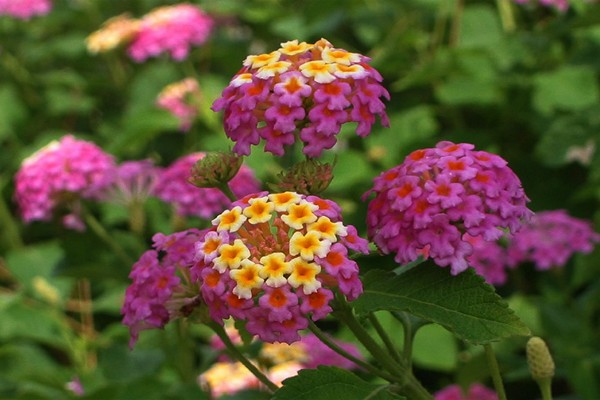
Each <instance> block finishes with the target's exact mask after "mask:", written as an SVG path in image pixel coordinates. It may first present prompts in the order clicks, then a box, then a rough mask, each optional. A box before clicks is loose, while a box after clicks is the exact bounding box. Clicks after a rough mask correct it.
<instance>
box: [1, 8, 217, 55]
mask: <svg viewBox="0 0 600 400" xmlns="http://www.w3.org/2000/svg"><path fill="white" fill-rule="evenodd" d="M0 1H1V0H0ZM213 25H214V21H213V19H212V18H211V17H210V16H209V15H207V14H206V13H204V11H202V10H201V9H200V8H199V7H198V6H195V5H193V4H188V3H181V4H176V5H172V6H163V7H159V8H156V9H154V10H153V11H151V12H149V13H148V14H146V15H144V16H143V17H142V18H141V19H135V18H130V17H129V16H127V15H119V16H117V17H114V18H111V19H109V20H108V21H106V22H105V23H104V25H103V26H102V27H101V28H100V29H99V30H97V31H96V32H93V33H92V34H90V35H89V36H88V38H87V39H86V43H87V47H88V50H89V51H90V52H92V53H99V52H104V51H108V50H111V49H114V48H115V47H117V46H120V45H124V44H127V43H129V47H128V50H127V52H128V54H129V56H130V57H131V58H132V59H133V60H134V61H136V62H143V61H145V60H147V59H148V58H152V57H158V56H159V55H161V54H163V53H167V54H169V55H170V56H171V57H172V58H173V59H174V60H176V61H181V60H184V59H185V58H187V56H188V54H189V52H190V49H191V47H192V46H199V45H202V44H204V43H205V42H206V40H207V39H208V37H209V35H210V33H211V31H212V28H213Z"/></svg>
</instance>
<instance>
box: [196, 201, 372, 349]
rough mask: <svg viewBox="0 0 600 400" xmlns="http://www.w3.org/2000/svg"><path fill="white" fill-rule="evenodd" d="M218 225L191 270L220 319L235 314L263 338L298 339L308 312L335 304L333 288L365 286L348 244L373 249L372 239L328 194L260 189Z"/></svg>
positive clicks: (348, 292)
mask: <svg viewBox="0 0 600 400" xmlns="http://www.w3.org/2000/svg"><path fill="white" fill-rule="evenodd" d="M213 225H214V227H213V228H212V229H211V231H210V232H208V233H207V234H206V235H205V236H204V238H203V240H201V241H200V242H199V243H198V244H197V261H198V262H197V264H196V265H195V266H194V267H193V268H192V270H193V273H194V274H195V275H198V276H200V277H201V281H202V284H201V292H202V296H203V298H204V300H205V301H206V303H207V304H208V307H209V312H210V315H211V317H212V318H213V320H215V321H222V320H225V319H227V318H229V317H233V318H234V319H236V320H243V321H246V329H247V330H248V332H250V333H251V334H253V335H256V336H258V337H259V338H260V339H261V340H263V341H265V342H287V343H292V342H294V341H297V340H299V339H300V336H299V334H298V332H299V331H300V330H302V329H305V328H307V326H308V321H309V320H308V318H311V319H312V320H314V321H316V320H319V319H321V318H324V317H325V316H327V315H328V314H329V313H330V312H331V311H332V308H331V306H330V302H331V300H332V299H333V298H334V292H335V291H337V292H339V294H340V295H344V296H345V297H346V298H347V299H348V300H353V299H356V298H357V297H358V295H360V294H361V293H362V283H361V281H360V279H359V277H358V265H357V264H356V262H355V261H353V260H351V259H350V258H349V257H348V250H349V249H351V250H354V251H358V252H362V253H367V252H368V248H367V241H366V240H364V239H362V238H360V237H358V236H357V234H356V229H355V228H354V227H352V226H345V225H344V224H343V223H342V222H341V216H340V209H339V206H338V205H337V204H335V203H334V202H332V201H330V200H324V199H320V198H318V197H316V196H304V195H300V194H297V193H294V192H283V193H272V194H268V193H266V192H262V193H258V194H254V195H250V196H248V197H247V198H244V199H242V200H240V201H237V202H235V203H233V204H232V207H231V208H230V209H228V210H226V211H224V212H223V213H221V214H220V215H218V216H217V217H216V218H215V219H214V220H213Z"/></svg>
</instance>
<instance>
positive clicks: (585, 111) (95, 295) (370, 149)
mask: <svg viewBox="0 0 600 400" xmlns="http://www.w3.org/2000/svg"><path fill="white" fill-rule="evenodd" d="M192 3H194V4H197V5H199V6H200V7H202V9H203V10H205V11H206V12H207V13H209V14H210V15H211V16H212V17H213V18H215V21H216V25H215V30H214V32H213V34H212V36H211V38H210V39H209V41H208V42H207V43H206V44H205V45H203V46H201V47H197V48H195V49H194V50H193V51H192V53H191V54H190V56H189V58H188V59H187V60H185V61H183V62H180V63H178V62H174V61H172V60H170V59H168V58H166V57H165V58H156V59H151V60H148V61H146V62H144V63H141V64H136V63H135V62H133V61H132V60H131V59H129V58H128V57H127V55H126V53H125V51H124V49H116V50H114V51H111V52H107V53H103V54H98V55H92V54H90V53H89V52H88V51H87V49H86V45H85V38H86V37H87V36H88V35H89V34H90V33H92V32H93V31H95V30H97V29H98V28H99V27H100V26H101V24H102V23H103V22H104V21H106V20H107V19H108V18H110V17H113V16H116V15H118V14H121V13H124V12H128V13H130V14H131V15H132V16H134V17H140V16H142V15H143V14H145V13H147V12H149V11H150V10H152V9H153V8H155V7H157V6H161V5H171V4H177V3H176V2H174V1H158V0H121V1H110V0H55V2H54V8H53V10H52V11H51V13H50V14H48V15H46V16H40V17H35V18H32V19H31V20H29V21H19V20H15V19H11V18H9V17H0V149H1V150H0V152H1V153H0V154H2V155H1V156H0V190H1V195H2V197H1V199H2V201H1V202H0V398H2V399H63V398H64V399H68V398H71V397H73V396H74V395H73V393H72V392H70V391H69V390H68V389H66V388H65V383H66V382H68V381H70V380H71V379H73V378H74V377H79V378H80V379H81V381H82V382H83V386H84V388H85V392H86V394H85V396H84V398H85V399H140V398H144V399H192V398H194V399H201V398H207V397H206V395H205V394H202V393H201V391H200V389H199V388H198V386H197V384H196V383H195V380H196V377H197V375H198V374H199V373H200V372H201V371H202V370H204V369H206V368H207V367H208V366H209V365H210V363H211V362H212V361H213V359H214V354H213V353H212V352H211V351H210V350H209V349H208V346H207V344H206V343H207V338H208V333H207V331H205V330H204V329H203V328H202V327H199V326H187V325H186V324H185V323H181V324H174V325H173V326H170V327H169V328H168V329H166V330H165V331H150V332H144V333H143V334H142V336H141V340H140V342H139V344H138V346H137V347H136V349H135V350H134V351H133V352H130V351H129V350H128V349H127V340H128V333H127V330H126V328H125V327H123V326H121V324H120V314H119V309H120V306H121V302H122V296H123V292H124V289H125V287H126V286H127V284H128V280H127V274H128V273H129V268H130V265H128V264H126V263H125V262H123V261H122V260H121V259H119V258H118V257H117V256H116V255H115V254H114V253H113V252H112V251H111V250H110V249H109V248H108V247H107V246H106V245H105V244H104V243H102V241H101V240H99V239H98V237H97V236H96V235H95V234H94V233H93V232H91V231H86V232H84V233H77V232H72V231H67V230H65V229H64V228H62V227H60V226H59V224H54V223H39V222H36V223H32V224H30V225H24V224H22V223H21V222H20V220H19V218H18V214H17V210H16V207H15V204H14V201H13V192H14V181H13V176H14V174H15V173H16V171H17V170H18V168H19V165H20V163H21V161H22V160H23V159H24V158H25V157H27V156H28V155H30V154H31V153H33V152H34V151H36V150H37V149H39V148H40V147H42V146H43V145H45V144H47V143H48V142H49V141H50V140H52V139H56V138H59V137H61V136H63V135H65V134H66V133H72V134H74V135H76V136H77V137H78V138H82V139H86V140H91V141H93V142H95V143H97V144H98V145H100V146H101V147H102V148H103V149H105V150H106V151H108V152H110V153H111V154H114V155H115V156H116V158H117V159H118V160H119V161H125V160H136V159H144V158H148V157H150V158H152V159H153V160H155V162H156V163H157V164H158V165H162V166H166V165H168V164H169V163H171V162H172V161H173V160H175V159H176V158H178V157H180V156H182V155H185V154H189V153H191V152H194V151H211V150H226V149H227V148H229V147H231V142H230V141H229V140H228V139H227V138H226V137H225V135H224V134H223V130H222V124H221V115H219V114H215V113H213V112H212V111H210V105H211V104H212V101H213V100H214V99H216V98H217V97H218V96H219V95H220V93H221V91H222V90H223V88H224V87H225V86H226V85H227V84H228V82H229V79H230V78H231V77H232V76H233V74H235V73H236V72H237V71H238V70H239V68H240V67H241V65H242V64H241V63H242V61H243V60H244V58H245V57H246V55H248V54H258V53H262V52H268V51H272V50H274V49H276V48H278V47H279V44H280V43H281V42H285V41H288V40H292V39H298V40H301V41H308V42H313V41H316V40H318V39H320V38H321V37H324V38H326V39H328V40H329V41H330V42H331V43H333V45H334V46H335V47H340V48H344V49H346V50H349V51H353V52H358V53H362V54H365V55H368V56H369V57H371V58H372V65H373V66H374V67H375V68H377V69H378V70H379V71H380V72H381V74H382V75H383V76H384V85H385V86H386V88H387V89H388V90H389V91H390V94H391V96H392V99H391V101H390V102H388V103H387V112H388V115H389V117H390V120H391V128H389V129H385V128H381V127H379V126H378V125H376V126H375V128H374V129H373V131H372V132H371V134H370V136H369V137H368V138H366V139H361V138H359V137H357V136H356V135H355V134H354V132H353V129H352V128H353V127H345V128H344V129H343V131H342V132H341V133H340V135H339V142H338V146H337V147H336V149H335V150H334V151H331V152H327V156H326V159H331V158H332V157H333V154H336V156H337V164H336V167H335V171H334V172H335V179H334V181H333V183H332V185H331V186H330V188H329V189H328V190H327V192H326V193H325V196H327V197H329V198H332V199H334V200H336V201H338V202H339V203H340V204H342V205H343V207H344V214H345V220H346V221H347V222H348V223H351V224H354V225H356V226H357V227H358V228H359V231H360V232H361V233H363V234H364V233H365V222H364V217H365V211H366V203H365V202H363V201H361V199H360V196H361V195H362V194H363V193H364V192H365V191H367V190H368V189H369V188H370V186H371V184H372V179H373V178H374V177H375V176H377V175H378V174H379V173H380V172H382V171H383V170H385V169H387V168H390V167H392V166H395V165H397V164H399V163H400V162H401V161H402V160H403V158H404V157H405V156H406V155H407V154H408V153H409V152H411V151H413V150H415V149H417V148H421V147H429V146H432V145H434V144H435V143H437V142H438V141H440V140H451V141H455V142H470V143H473V144H475V146H476V147H477V148H478V149H481V150H487V151H490V152H494V153H497V154H499V155H501V156H502V157H504V158H505V159H506V160H508V161H509V165H510V166H511V167H512V169H513V170H514V171H515V172H516V173H517V175H518V176H519V177H520V178H521V180H522V183H523V186H524V188H525V191H526V193H527V195H528V196H529V198H530V199H531V203H530V208H532V209H533V210H534V211H541V210H550V209H557V208H564V209H567V210H568V211H569V213H570V214H571V215H573V216H576V217H579V218H585V219H591V220H594V221H598V222H600V213H599V212H598V203H599V200H600V186H599V181H600V157H599V156H598V155H597V152H596V151H595V150H596V146H597V143H598V141H599V139H600V89H599V87H600V86H599V82H600V81H599V76H600V57H599V56H598V55H599V54H600V4H597V3H595V2H587V1H583V0H580V1H572V2H570V3H571V7H570V8H569V10H568V11H567V12H565V13H561V12H558V11H557V10H555V9H553V8H551V7H542V6H540V5H538V4H537V2H536V1H531V2H529V3H527V4H523V5H518V4H514V3H512V2H511V1H506V0H498V1H492V0H488V1H484V0H482V1H477V0H470V1H463V0H402V1H398V0H346V1H337V0H306V1H293V0H288V1H285V0H206V1H193V2H192ZM188 76H193V77H195V78H196V79H198V81H199V82H200V87H201V91H202V94H203V101H202V104H201V110H200V116H199V118H198V120H197V121H196V122H195V123H194V125H193V127H192V129H191V131H190V132H189V133H187V134H182V133H181V132H180V131H179V130H178V121H177V120H176V119H175V118H174V117H172V116H171V115H170V114H168V113H167V112H166V111H164V110H161V109H159V108H157V107H156V105H155V99H156V96H157V94H158V93H159V92H160V90H161V89H162V88H163V87H164V86H165V85H167V84H169V83H172V82H175V81H178V80H180V79H183V78H185V77H188ZM246 161H247V163H248V164H249V165H250V166H251V167H253V168H254V169H255V171H256V174H257V176H259V177H260V178H261V179H262V180H263V181H264V182H268V181H272V180H273V178H274V175H275V174H276V173H277V172H278V171H279V169H280V167H279V166H278V160H277V159H275V158H274V157H272V156H270V155H268V154H265V153H263V152H262V151H260V148H255V149H254V151H253V153H252V155H251V156H250V157H248V158H247V160H246ZM265 187H266V186H265ZM145 207H146V213H147V215H148V221H149V223H148V226H147V229H146V232H145V234H144V235H137V234H134V233H132V232H129V231H128V229H127V225H126V220H127V215H126V210H124V209H121V208H119V207H118V206H115V205H95V206H93V208H92V209H93V211H94V213H95V215H97V217H98V219H99V220H100V221H101V222H102V223H103V224H104V225H105V226H106V227H107V229H108V231H109V233H110V235H111V236H113V237H114V238H116V239H117V240H118V241H119V242H120V243H121V244H122V245H123V247H124V248H125V250H126V251H127V253H128V254H129V255H130V256H131V258H132V259H134V260H135V259H137V257H139V255H140V254H141V253H142V252H143V251H144V250H145V249H146V248H147V247H148V245H149V240H150V238H151V236H152V234H153V233H154V232H158V231H161V232H164V233H169V232H170V231H172V229H173V228H172V227H171V225H170V220H169V217H170V215H169V210H168V209H167V207H165V206H164V205H163V204H160V203H159V202H158V201H156V202H155V201H149V202H148V203H147V204H146V205H145ZM186 223H187V224H188V226H206V223H207V222H206V221H200V220H189V221H187V222H186ZM390 261H391V260H387V259H385V262H390ZM599 261H600V254H599V253H598V252H595V253H593V254H591V255H586V256H580V255H578V256H576V257H574V259H573V260H571V261H570V263H569V264H568V265H567V266H566V267H565V268H563V269H559V270H551V271H546V272H537V271H535V270H534V269H533V267H532V266H531V265H523V266H520V267H519V268H518V269H516V270H514V271H511V273H512V275H511V278H510V280H509V282H508V284H506V285H504V286H502V287H499V288H498V289H497V290H498V292H499V293H500V294H501V295H503V296H504V297H505V298H506V299H508V301H509V304H510V305H511V307H512V308H514V309H515V311H516V312H517V314H518V315H519V316H520V317H521V318H522V319H523V320H524V321H525V322H526V323H527V324H528V326H529V327H530V329H531V330H532V332H533V333H534V334H535V335H539V336H542V337H544V338H546V339H547V341H548V343H549V346H550V348H551V349H552V351H553V353H554V355H555V358H556V364H557V379H556V381H555V384H554V388H555V395H556V396H555V397H556V398H558V399H589V400H597V399H600V341H599V340H598V339H599V338H600V302H598V299H599V298H600V279H599V272H600V262H599ZM365 262H366V263H369V262H381V261H371V260H366V261H365ZM86 282H87V283H86ZM82 296H83V297H82ZM81 298H86V299H90V301H86V302H82V301H76V300H77V299H81ZM92 321H93V323H92ZM388 322H389V324H390V329H395V330H397V327H394V326H393V325H392V324H393V321H388ZM331 329H332V332H336V329H337V326H336V325H335V323H332V327H331ZM188 331H189V332H188ZM182 332H188V333H185V334H184V333H182ZM337 333H338V334H339V335H340V336H341V337H344V335H345V333H344V331H343V330H342V331H338V332H337ZM182 338H183V339H182ZM345 338H346V339H348V337H345ZM398 343H401V337H399V338H398ZM524 343H525V338H522V339H515V340H508V341H506V342H503V343H500V344H499V345H498V346H497V351H498V357H499V362H500V365H501V368H502V372H503V373H504V376H505V378H506V385H507V391H508V398H509V399H533V398H535V397H536V396H538V394H537V390H536V387H535V384H534V383H533V382H532V381H531V380H530V379H529V378H528V371H527V367H526V364H525V356H524V350H523V346H524ZM415 346H416V349H415V363H416V375H417V376H418V377H419V378H421V379H422V380H423V382H424V383H425V385H426V386H427V387H428V388H429V389H430V390H432V391H435V390H437V389H439V388H441V387H443V386H444V385H447V384H450V383H453V382H459V383H462V384H465V385H466V384H468V383H470V382H473V381H476V380H479V379H483V380H484V381H485V380H486V379H487V371H486V367H485V363H484V357H483V354H482V351H481V350H480V349H477V348H472V347H470V346H467V345H466V344H464V343H462V342H458V341H457V340H456V339H454V337H453V336H452V335H451V334H450V333H448V332H447V331H445V330H443V329H442V328H440V327H437V326H428V327H426V328H424V329H423V330H422V331H421V332H420V333H419V335H417V339H416V344H415ZM488 385H489V386H491V384H490V383H489V382H488ZM245 396H246V397H240V398H244V399H251V398H261V395H259V394H256V393H254V394H247V395H245Z"/></svg>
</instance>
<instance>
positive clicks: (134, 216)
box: [128, 200, 146, 236]
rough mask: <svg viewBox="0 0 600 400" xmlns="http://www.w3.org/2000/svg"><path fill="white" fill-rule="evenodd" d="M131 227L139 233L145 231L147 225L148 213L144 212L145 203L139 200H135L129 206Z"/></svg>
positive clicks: (134, 231)
mask: <svg viewBox="0 0 600 400" xmlns="http://www.w3.org/2000/svg"><path fill="white" fill-rule="evenodd" d="M128 208H129V229H131V231H132V232H133V233H135V234H137V235H140V236H141V235H142V234H143V233H144V228H145V226H146V214H145V212H144V204H143V202H141V201H139V200H135V201H134V202H133V203H132V204H131V205H130V206H129V207H128Z"/></svg>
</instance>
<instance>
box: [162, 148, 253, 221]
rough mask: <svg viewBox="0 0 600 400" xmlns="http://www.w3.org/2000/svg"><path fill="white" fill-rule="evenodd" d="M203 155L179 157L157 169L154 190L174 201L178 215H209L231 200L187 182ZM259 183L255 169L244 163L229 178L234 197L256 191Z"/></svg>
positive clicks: (166, 200)
mask: <svg viewBox="0 0 600 400" xmlns="http://www.w3.org/2000/svg"><path fill="white" fill-rule="evenodd" d="M203 157H204V153H193V154H190V155H187V156H184V157H181V158H179V159H177V160H176V161H175V162H174V163H173V164H171V165H170V166H169V167H167V168H165V169H164V170H163V171H162V172H161V173H160V177H159V180H158V183H157V185H156V188H155V191H154V193H155V195H156V196H157V197H158V198H160V199H162V200H163V201H165V202H167V203H171V204H173V205H174V206H175V210H176V212H177V213H178V214H179V215H181V216H196V217H200V218H212V217H214V216H215V215H217V214H218V213H220V212H221V211H223V210H224V209H225V208H227V207H228V206H229V205H230V204H231V201H229V199H228V198H227V197H226V196H225V195H224V194H223V193H222V192H221V191H220V190H219V189H213V188H198V187H196V186H194V185H192V184H191V183H190V182H189V178H190V176H191V175H190V170H191V169H192V167H193V166H194V164H196V161H198V160H199V159H201V158H203ZM259 186H260V183H259V182H258V181H257V180H256V178H255V177H254V173H253V172H252V170H251V169H250V168H249V167H248V166H245V165H242V167H241V168H240V170H239V171H238V173H237V175H236V176H234V177H233V179H232V180H231V181H230V182H229V187H230V188H231V190H232V191H233V193H234V194H235V195H236V196H237V197H242V196H245V195H247V194H250V193H254V192H257V191H258V190H259Z"/></svg>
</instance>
